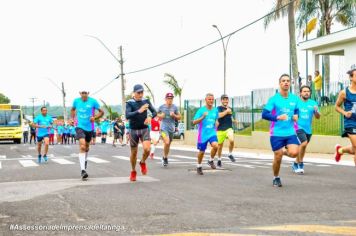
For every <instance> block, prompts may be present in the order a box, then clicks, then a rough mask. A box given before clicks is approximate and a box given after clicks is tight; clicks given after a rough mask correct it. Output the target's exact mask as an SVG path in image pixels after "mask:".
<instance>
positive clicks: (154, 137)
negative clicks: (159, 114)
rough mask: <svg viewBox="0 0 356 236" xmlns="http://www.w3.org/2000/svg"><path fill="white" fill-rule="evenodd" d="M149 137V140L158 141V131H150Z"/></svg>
mask: <svg viewBox="0 0 356 236" xmlns="http://www.w3.org/2000/svg"><path fill="white" fill-rule="evenodd" d="M150 137H151V140H155V141H158V140H159V137H160V133H159V131H151V132H150Z"/></svg>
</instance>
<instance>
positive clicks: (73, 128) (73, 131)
mask: <svg viewBox="0 0 356 236" xmlns="http://www.w3.org/2000/svg"><path fill="white" fill-rule="evenodd" d="M69 133H70V134H72V135H73V134H76V132H75V127H74V126H72V125H71V126H69Z"/></svg>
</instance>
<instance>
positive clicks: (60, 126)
mask: <svg viewBox="0 0 356 236" xmlns="http://www.w3.org/2000/svg"><path fill="white" fill-rule="evenodd" d="M63 129H64V128H63V126H62V125H58V126H57V133H58V134H59V135H62V134H63Z"/></svg>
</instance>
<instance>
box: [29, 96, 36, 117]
mask: <svg viewBox="0 0 356 236" xmlns="http://www.w3.org/2000/svg"><path fill="white" fill-rule="evenodd" d="M30 100H31V101H32V121H34V120H35V100H37V98H30Z"/></svg>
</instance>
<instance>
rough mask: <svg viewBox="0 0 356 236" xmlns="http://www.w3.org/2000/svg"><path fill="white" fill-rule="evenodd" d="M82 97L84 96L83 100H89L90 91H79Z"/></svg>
mask: <svg viewBox="0 0 356 236" xmlns="http://www.w3.org/2000/svg"><path fill="white" fill-rule="evenodd" d="M79 94H80V97H81V98H82V100H83V101H86V100H88V96H89V92H88V91H86V90H82V91H80V92H79Z"/></svg>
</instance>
